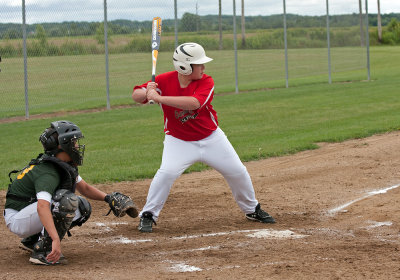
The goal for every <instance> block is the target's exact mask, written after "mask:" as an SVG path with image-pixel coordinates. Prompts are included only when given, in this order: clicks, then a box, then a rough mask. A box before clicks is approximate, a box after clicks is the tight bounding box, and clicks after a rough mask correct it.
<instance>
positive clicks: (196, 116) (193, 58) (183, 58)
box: [132, 43, 275, 232]
mask: <svg viewBox="0 0 400 280" xmlns="http://www.w3.org/2000/svg"><path fill="white" fill-rule="evenodd" d="M210 61H212V58H209V57H207V56H206V53H205V51H204V49H203V47H202V46H201V45H199V44H196V43H185V44H182V45H180V46H178V47H177V48H176V49H175V51H174V54H173V64H174V67H175V70H176V71H172V72H167V73H163V74H161V75H158V76H157V77H156V79H155V82H151V81H149V82H147V83H144V84H142V85H138V86H135V87H134V89H133V93H132V98H133V100H134V101H136V102H139V103H147V102H148V101H149V100H153V101H155V102H156V103H158V104H160V107H161V109H162V110H163V113H164V132H165V139H164V150H163V155H162V162H161V166H160V168H159V169H158V171H157V173H156V175H155V176H154V178H153V180H152V182H151V185H150V188H149V192H148V195H147V200H146V204H145V206H144V207H143V209H142V211H141V212H140V214H139V215H140V222H139V227H138V229H139V230H140V231H141V232H152V227H153V223H154V224H156V221H157V220H158V217H159V215H160V212H161V210H162V208H163V206H164V204H165V202H166V200H167V198H168V195H169V192H170V189H171V187H172V185H173V183H174V181H175V180H176V179H177V178H178V177H179V176H180V175H181V174H182V173H183V172H184V171H185V170H186V169H187V168H188V167H190V166H191V165H192V164H194V163H196V162H203V163H205V164H207V165H209V166H211V167H213V168H214V169H216V170H217V171H218V172H220V173H221V174H222V175H223V176H224V178H225V180H226V181H227V182H228V184H229V186H230V188H231V190H232V194H233V196H234V198H235V200H236V203H237V204H238V206H239V207H240V209H241V210H242V211H243V212H244V213H245V215H246V217H247V218H248V219H250V220H254V221H259V222H262V223H274V222H275V220H274V219H273V218H272V217H271V216H270V215H269V214H268V213H267V212H265V211H263V210H262V209H261V207H260V204H259V203H258V201H257V199H256V197H255V193H254V188H253V184H252V181H251V178H250V176H249V173H248V172H247V169H246V167H245V166H244V165H243V163H242V162H241V160H240V158H239V156H238V155H237V153H236V151H235V150H234V148H233V147H232V145H231V143H230V142H229V140H228V138H227V137H226V135H225V133H224V132H223V131H222V130H221V129H220V128H219V127H218V117H217V112H216V111H215V110H214V108H213V106H212V105H211V102H212V100H213V97H214V81H213V79H212V77H211V76H208V75H207V74H205V73H204V70H205V66H204V64H205V63H207V62H210Z"/></svg>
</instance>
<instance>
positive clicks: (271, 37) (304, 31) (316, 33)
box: [0, 20, 400, 58]
mask: <svg viewBox="0 0 400 280" xmlns="http://www.w3.org/2000/svg"><path fill="white" fill-rule="evenodd" d="M392 22H393V23H396V24H395V25H391V28H394V29H390V30H393V32H389V31H388V30H389V27H387V28H386V27H385V32H384V33H383V34H384V40H388V43H389V44H395V43H400V22H397V21H396V20H393V21H392ZM36 33H37V36H36V37H35V38H34V39H29V40H28V42H27V53H28V56H30V57H34V56H64V55H85V54H104V44H101V43H99V41H98V40H97V41H96V40H93V39H92V40H90V41H88V39H87V38H86V37H82V38H79V37H75V38H66V39H63V40H62V41H61V42H62V43H61V44H60V43H58V44H55V43H54V42H53V41H54V40H55V38H53V39H48V38H47V37H46V34H45V32H44V29H42V28H40V25H39V28H38V30H37V31H36ZM124 37H125V36H121V35H120V36H115V37H111V40H110V42H109V44H108V51H109V53H110V54H116V53H132V52H148V53H150V51H151V46H150V36H149V34H131V35H129V41H128V42H127V43H126V44H119V43H118V41H119V40H121V38H124ZM125 38H126V37H125ZM178 38H179V43H182V42H197V43H199V44H201V45H202V46H204V47H205V48H206V49H207V50H218V49H219V46H220V45H219V36H218V33H217V32H214V33H207V34H199V33H194V32H182V33H180V34H179V36H178ZM287 39H288V40H287V42H288V47H289V48H325V47H326V46H327V42H326V40H327V34H326V29H325V28H315V27H310V28H290V29H288V31H287ZM330 39H331V40H330V42H331V47H350V46H353V47H354V46H360V45H361V38H360V29H359V27H357V26H353V27H348V28H337V27H335V28H331V32H330ZM161 40H162V43H161V45H160V48H161V49H160V51H162V52H164V51H168V52H172V51H173V50H174V48H175V39H174V36H163V37H162V38H161ZM390 40H397V41H396V42H394V41H393V42H392V41H390ZM370 44H371V45H378V44H380V43H379V42H378V38H377V31H376V28H371V29H370ZM233 46H234V42H233V36H232V34H225V35H224V36H223V40H222V49H224V50H231V49H233ZM238 48H239V49H283V48H284V33H283V29H282V28H277V29H269V30H258V31H255V32H253V33H247V34H246V43H245V44H244V45H243V44H241V43H239V44H238ZM0 54H1V55H2V56H3V57H4V58H6V57H18V56H22V55H23V47H22V44H21V43H19V44H12V43H10V42H3V43H0Z"/></svg>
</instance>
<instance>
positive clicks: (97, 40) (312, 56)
mask: <svg viewBox="0 0 400 280" xmlns="http://www.w3.org/2000/svg"><path fill="white" fill-rule="evenodd" d="M353 1H354V2H355V5H349V9H348V10H347V12H346V15H339V14H340V12H339V11H335V6H333V8H331V9H329V2H328V1H326V2H325V1H319V2H318V4H316V5H315V7H314V9H315V13H316V14H320V15H321V16H301V15H299V14H301V11H299V10H298V1H296V0H286V1H282V3H281V4H280V7H279V9H280V11H279V9H278V10H275V14H272V15H271V14H270V15H269V16H267V13H268V7H262V9H261V8H260V12H263V11H265V14H266V15H260V16H254V15H248V14H247V11H250V10H251V8H254V7H253V6H254V5H257V3H259V1H240V0H232V1H228V0H223V1H214V2H215V3H214V2H213V3H212V4H207V3H209V1H208V2H207V1H205V2H201V1H189V0H187V1H184V0H178V1H177V0H174V1H158V2H159V3H158V4H157V6H156V7H154V8H149V6H148V5H146V3H145V2H143V1H138V0H132V1H130V8H129V9H124V8H121V4H120V2H119V1H116V0H108V1H105V0H104V1H100V0H97V1H94V0H93V1H88V3H86V4H82V3H81V1H72V2H68V3H64V2H62V1H60V5H56V6H51V8H50V7H44V6H43V5H44V4H40V3H39V2H37V4H30V3H29V2H27V3H28V5H26V7H25V1H24V0H23V1H22V5H14V6H13V7H11V8H3V7H0V15H1V19H0V38H1V41H0V56H1V58H2V61H1V64H0V69H1V72H0V98H1V99H2V102H1V105H0V119H1V118H9V117H13V116H23V115H24V114H25V117H26V118H29V115H30V114H40V113H49V112H59V111H72V110H83V109H89V108H104V107H107V108H112V107H114V106H118V105H124V104H132V102H133V101H131V92H132V88H133V86H134V85H136V84H139V83H142V82H144V81H146V80H149V79H150V77H151V48H150V40H151V20H152V17H155V16H160V17H161V18H162V19H163V32H162V36H161V47H160V54H159V61H158V63H157V73H161V72H165V71H171V70H173V65H172V61H171V57H172V52H173V50H174V48H175V47H176V46H177V44H180V43H183V42H187V41H194V42H197V43H200V44H202V45H203V46H204V47H205V49H206V51H207V55H208V56H210V57H213V58H214V61H213V62H212V63H209V64H207V65H206V66H207V69H206V72H207V73H208V74H210V75H212V76H213V78H214V80H215V85H216V87H215V91H216V94H220V93H224V92H239V91H247V90H256V89H266V88H275V87H285V86H297V85H302V84H310V83H328V82H336V81H349V80H365V79H367V78H369V77H367V70H366V69H367V61H368V53H367V46H368V41H367V39H366V35H367V33H366V27H367V19H368V17H367V16H366V15H365V8H366V7H363V9H362V14H361V17H360V11H359V10H358V7H359V5H358V4H359V2H361V1H357V0H352V2H353ZM386 1H389V0H386ZM255 2H257V3H255ZM267 2H268V1H267ZM269 2H271V1H269ZM275 2H277V1H275ZM381 2H382V3H381V5H384V4H386V3H385V2H384V1H381ZM188 3H190V5H187V4H188ZM364 3H367V0H365V2H364ZM252 5H253V6H252ZM24 7H25V9H24ZM234 7H235V9H234ZM354 7H355V8H354ZM23 10H25V24H23V23H24V22H23V21H24V19H23V18H24V17H23V16H21V14H23V13H22V11H23ZM43 11H45V13H43ZM273 12H274V11H272V13H273ZM285 12H286V13H285ZM129 14H131V15H132V16H129ZM327 14H329V15H330V16H329V17H328V16H327ZM242 15H243V16H242ZM16 17H17V18H18V17H19V18H20V19H21V21H16V20H15V19H16ZM118 18H121V19H118ZM105 19H106V20H105ZM285 27H286V28H285ZM327 30H329V32H328V31H327ZM328 34H329V36H328ZM24 35H25V36H24ZM24 38H25V40H24ZM328 42H329V44H328ZM285 46H286V48H285ZM24 54H26V58H25V59H24ZM24 63H25V64H24ZM24 65H25V68H24Z"/></svg>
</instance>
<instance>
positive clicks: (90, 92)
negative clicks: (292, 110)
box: [0, 48, 366, 119]
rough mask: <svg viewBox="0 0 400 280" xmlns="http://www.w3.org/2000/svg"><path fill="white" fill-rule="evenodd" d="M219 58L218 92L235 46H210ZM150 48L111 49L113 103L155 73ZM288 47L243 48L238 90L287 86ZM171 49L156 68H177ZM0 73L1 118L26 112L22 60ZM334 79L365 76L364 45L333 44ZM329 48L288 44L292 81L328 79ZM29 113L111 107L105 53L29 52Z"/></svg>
mask: <svg viewBox="0 0 400 280" xmlns="http://www.w3.org/2000/svg"><path fill="white" fill-rule="evenodd" d="M207 54H208V55H209V56H210V57H213V58H215V59H214V61H213V62H212V63H209V64H207V65H206V68H207V69H206V71H207V73H208V74H210V75H212V76H213V78H214V79H215V85H216V88H215V92H216V94H220V93H226V92H233V91H235V82H234V81H235V64H234V63H235V62H234V61H235V59H234V52H233V51H209V52H207ZM150 63H151V54H150V53H135V54H112V55H110V57H109V79H110V103H111V106H116V105H122V104H131V103H132V100H131V97H130V96H131V92H132V88H133V86H134V85H136V84H139V83H142V82H144V81H146V80H148V79H150V72H151V65H150ZM284 65H285V64H284V51H283V50H241V51H239V52H238V73H239V75H238V76H239V90H241V91H244V90H254V89H260V88H276V87H284V86H285V66H284ZM172 67H173V66H172V61H171V53H162V52H161V53H160V55H159V61H158V64H157V73H162V72H165V71H170V70H173V68H172ZM1 69H2V72H1V73H0V83H1V87H0V98H1V100H2V102H1V104H0V119H1V118H8V117H12V116H23V115H25V90H24V72H23V60H22V59H21V58H7V59H3V61H2V65H1ZM332 71H333V73H334V74H333V78H334V81H344V80H361V79H365V77H366V70H365V50H363V49H360V48H334V49H332ZM327 73H328V65H327V50H326V49H291V50H289V79H290V81H289V85H290V86H297V85H306V84H313V83H325V82H327V81H328V76H327V75H328V74H327ZM28 89H29V92H28V93H29V100H28V102H29V113H30V114H39V113H49V112H58V111H73V110H80V109H87V108H99V107H103V108H104V107H106V105H107V93H106V81H105V59H104V55H80V56H60V57H32V58H28Z"/></svg>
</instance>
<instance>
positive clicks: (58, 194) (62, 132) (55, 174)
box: [4, 121, 138, 265]
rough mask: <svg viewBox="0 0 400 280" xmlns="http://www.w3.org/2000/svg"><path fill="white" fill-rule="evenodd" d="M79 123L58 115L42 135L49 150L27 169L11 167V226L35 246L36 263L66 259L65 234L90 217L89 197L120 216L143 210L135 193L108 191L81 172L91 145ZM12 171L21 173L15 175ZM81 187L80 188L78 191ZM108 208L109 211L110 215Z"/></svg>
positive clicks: (24, 245) (6, 213)
mask: <svg viewBox="0 0 400 280" xmlns="http://www.w3.org/2000/svg"><path fill="white" fill-rule="evenodd" d="M82 138H83V135H82V132H81V130H80V129H79V127H78V126H76V125H75V124H74V123H72V122H69V121H55V122H52V123H51V126H50V127H49V128H47V129H46V130H45V131H44V132H43V133H42V134H41V135H40V137H39V141H40V142H41V143H42V145H43V148H44V154H39V156H38V157H37V158H36V159H33V160H31V162H30V163H29V164H28V166H27V167H25V168H23V169H22V170H19V171H18V170H13V171H11V172H10V174H9V177H10V182H11V183H10V184H9V187H8V191H7V195H6V204H5V207H4V208H5V210H4V219H5V223H6V225H7V227H8V228H9V229H10V231H11V232H13V233H15V234H16V235H18V236H19V237H21V238H23V239H22V240H21V246H20V247H21V248H23V249H26V250H29V251H31V252H32V254H31V257H30V259H29V261H30V262H31V263H33V264H42V265H51V264H57V263H65V262H66V261H65V258H64V256H63V255H62V253H61V243H60V242H61V240H62V239H63V237H64V236H65V234H66V233H68V234H69V235H70V233H69V230H70V229H71V228H73V227H75V226H81V225H82V224H83V223H85V222H86V221H87V220H88V219H89V217H90V214H91V205H90V203H89V201H88V200H87V199H86V198H89V199H94V200H104V201H105V202H107V203H108V204H109V206H110V211H109V212H108V214H109V213H110V212H111V211H113V213H114V215H115V216H117V217H122V216H124V215H125V214H128V215H129V216H131V217H132V218H135V217H137V216H138V211H137V209H136V206H135V204H134V202H133V201H132V199H131V198H130V197H128V196H126V195H123V194H121V193H119V192H113V193H110V194H106V193H104V192H102V191H100V190H99V189H97V188H95V187H93V186H91V185H89V184H88V183H86V182H85V181H84V180H83V179H82V178H81V177H80V176H79V174H78V168H77V166H79V165H82V162H83V156H84V150H85V145H82V144H81V143H80V140H81V139H82ZM12 173H19V174H18V176H17V177H16V179H15V180H14V181H13V180H12V179H11V174H12ZM75 190H78V191H79V193H80V194H82V195H83V196H85V197H86V198H84V197H83V196H78V195H76V194H75ZM108 214H107V215H108Z"/></svg>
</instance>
